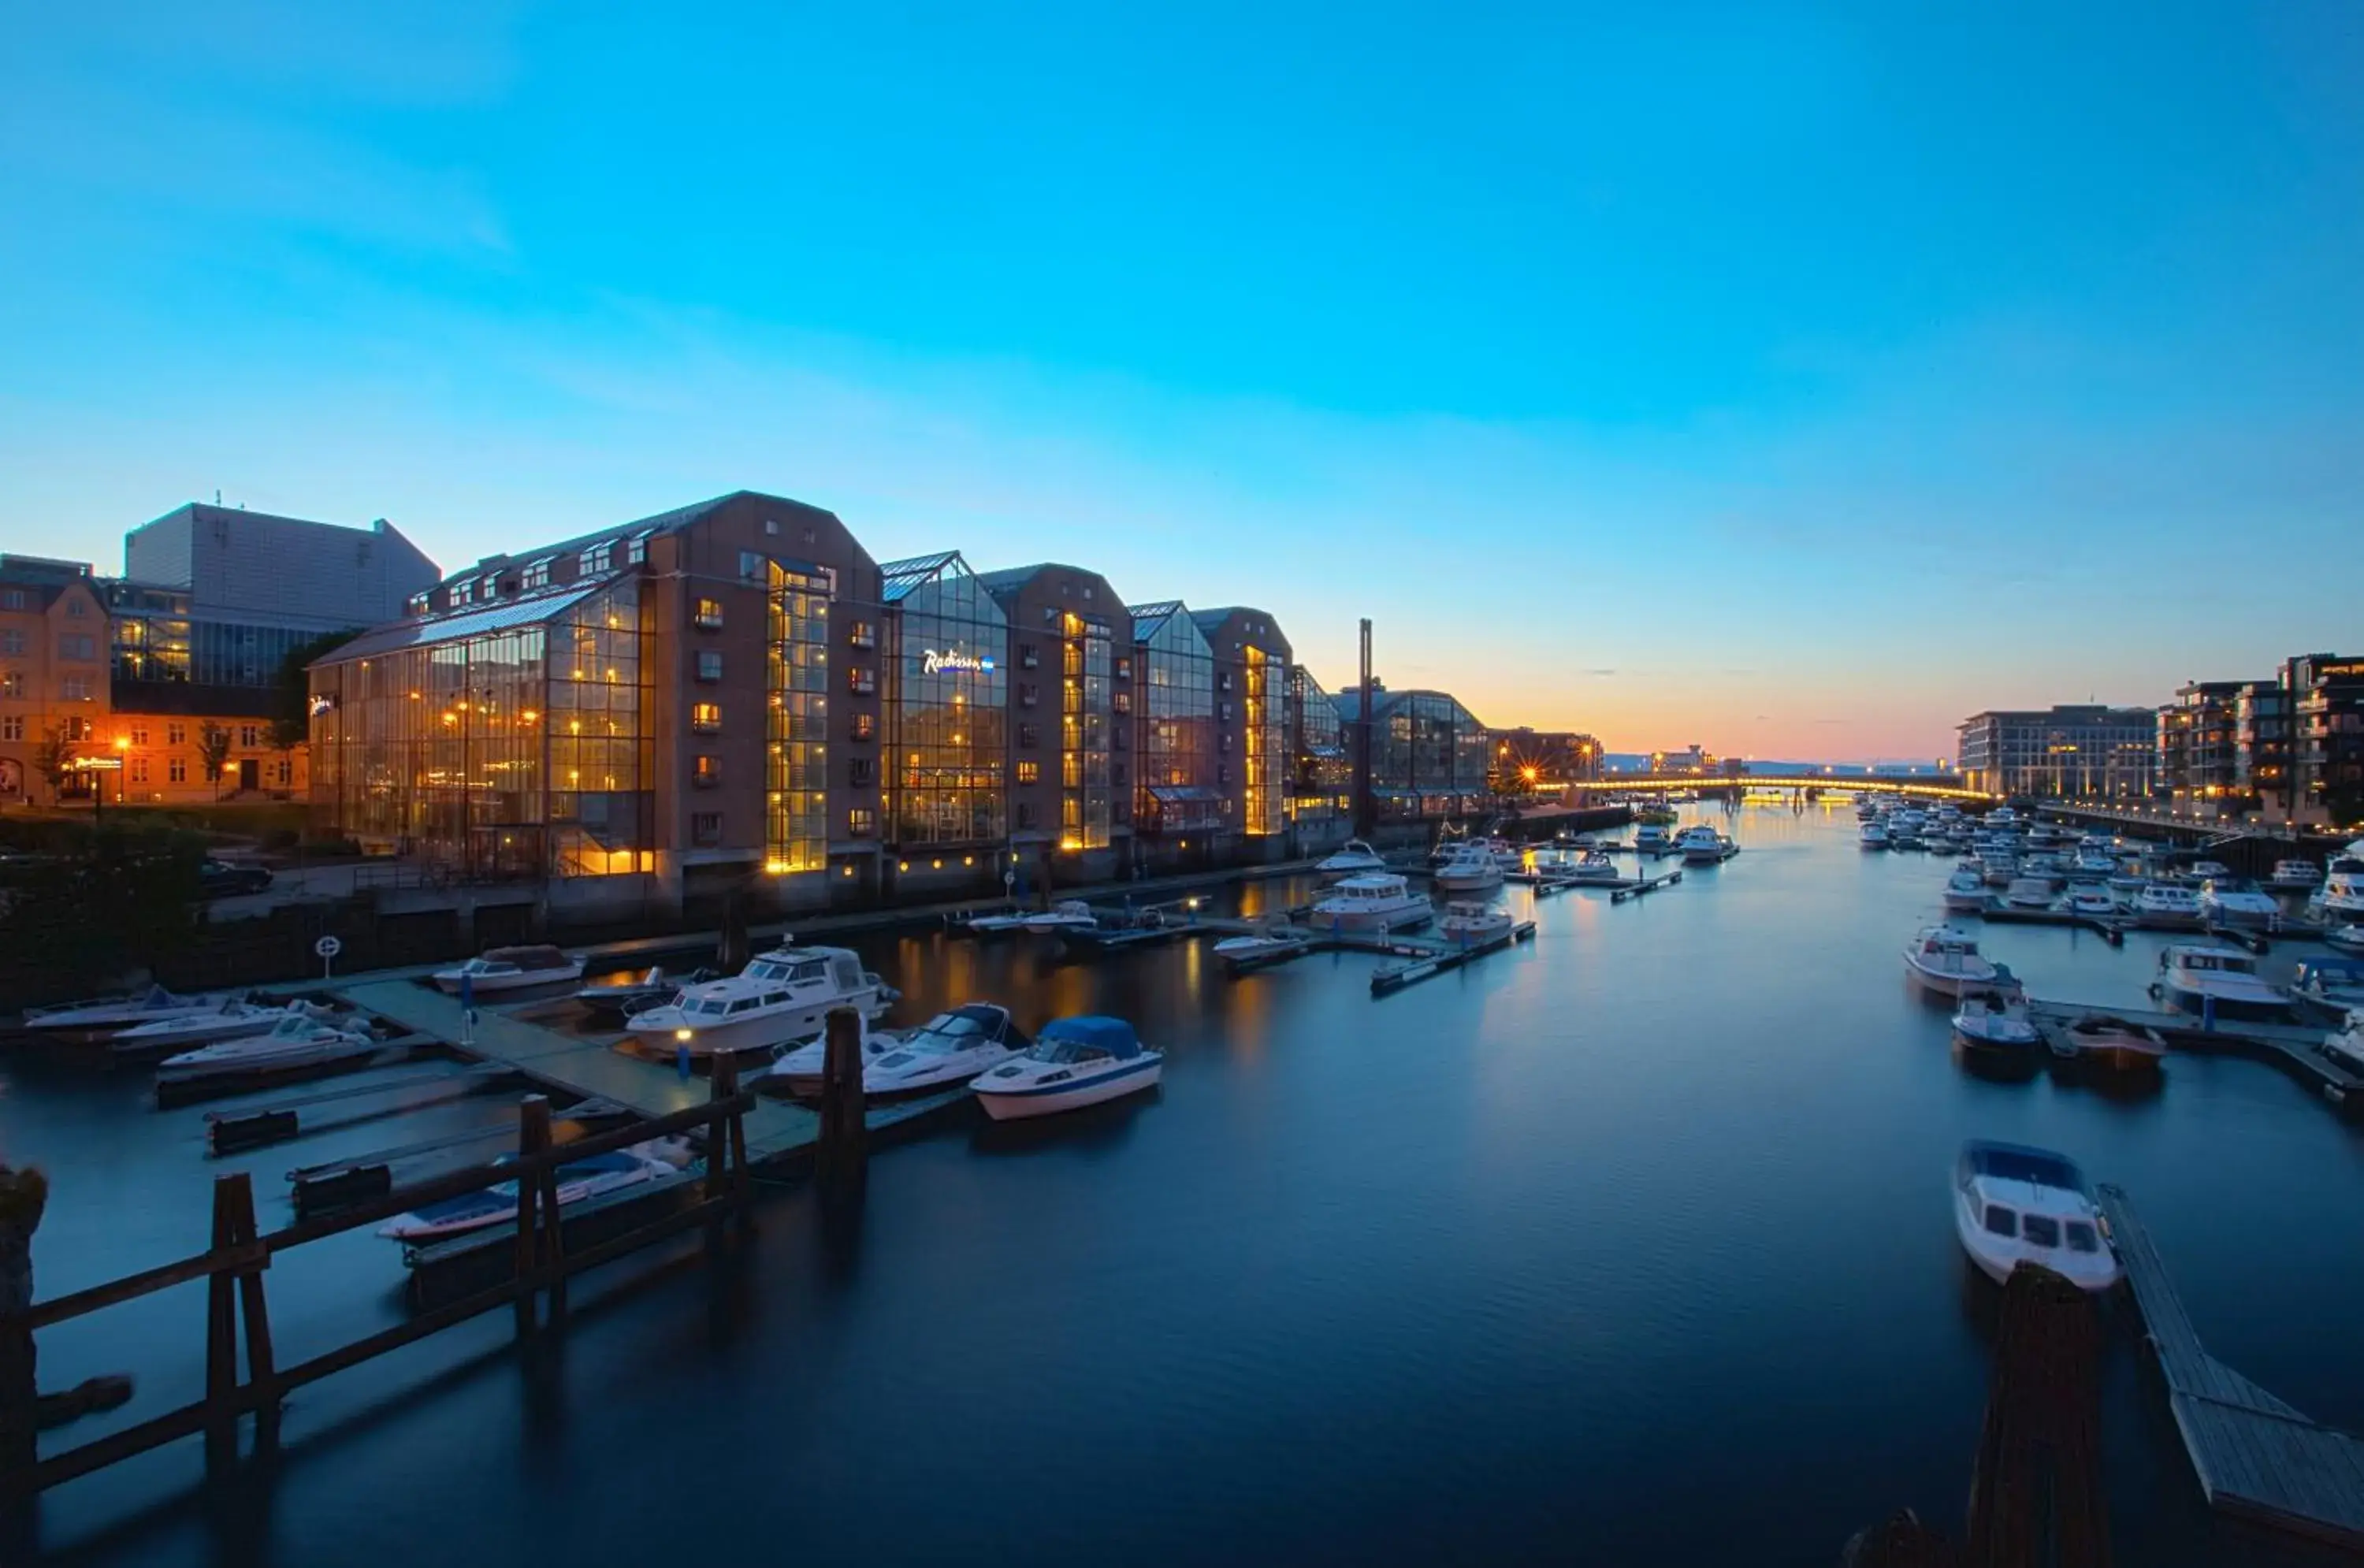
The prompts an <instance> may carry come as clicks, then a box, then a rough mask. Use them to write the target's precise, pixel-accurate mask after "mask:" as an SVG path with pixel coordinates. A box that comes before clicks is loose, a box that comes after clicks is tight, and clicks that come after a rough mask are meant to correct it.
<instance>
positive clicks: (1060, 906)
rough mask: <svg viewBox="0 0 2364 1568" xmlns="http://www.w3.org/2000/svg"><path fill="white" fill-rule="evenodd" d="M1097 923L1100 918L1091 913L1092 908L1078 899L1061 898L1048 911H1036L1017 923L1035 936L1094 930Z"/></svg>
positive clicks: (1096, 927)
mask: <svg viewBox="0 0 2364 1568" xmlns="http://www.w3.org/2000/svg"><path fill="white" fill-rule="evenodd" d="M1099 923H1100V917H1098V915H1096V914H1094V913H1093V912H1092V906H1090V905H1088V904H1087V903H1085V902H1084V901H1083V900H1082V899H1080V898H1062V899H1061V900H1059V902H1057V903H1056V904H1054V905H1052V906H1051V907H1049V908H1048V909H1041V910H1037V911H1036V912H1035V913H1033V914H1031V915H1029V916H1027V917H1026V918H1025V919H1023V920H1021V921H1020V922H1019V924H1020V925H1021V926H1023V927H1024V928H1025V929H1027V930H1030V931H1031V932H1033V933H1034V934H1035V935H1036V936H1055V935H1057V934H1058V933H1060V932H1062V931H1089V930H1094V929H1098V926H1099Z"/></svg>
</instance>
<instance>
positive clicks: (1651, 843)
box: [1634, 812, 1675, 855]
mask: <svg viewBox="0 0 2364 1568" xmlns="http://www.w3.org/2000/svg"><path fill="white" fill-rule="evenodd" d="M1673 818H1674V814H1673V813H1672V812H1669V813H1667V821H1672V820H1673ZM1674 847H1675V840H1674V835H1672V834H1671V833H1668V832H1667V823H1665V822H1650V821H1644V822H1642V824H1641V826H1640V827H1638V828H1634V850H1635V851H1637V852H1639V853H1641V854H1645V855H1663V854H1665V853H1666V852H1667V851H1669V850H1671V849H1673V848H1674Z"/></svg>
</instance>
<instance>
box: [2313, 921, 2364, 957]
mask: <svg viewBox="0 0 2364 1568" xmlns="http://www.w3.org/2000/svg"><path fill="white" fill-rule="evenodd" d="M2323 940H2324V945H2325V946H2326V947H2334V948H2337V949H2338V950H2339V951H2341V952H2364V926H2334V927H2332V928H2331V929H2329V930H2327V931H2325V932H2324V933H2323Z"/></svg>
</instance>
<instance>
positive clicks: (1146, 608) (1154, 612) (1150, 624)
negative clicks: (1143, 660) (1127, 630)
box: [1124, 599, 1182, 642]
mask: <svg viewBox="0 0 2364 1568" xmlns="http://www.w3.org/2000/svg"><path fill="white" fill-rule="evenodd" d="M1181 608H1182V601H1181V600H1179V599H1159V600H1157V601H1156V602H1155V603H1154V604H1147V605H1127V606H1125V607H1124V613H1125V614H1127V615H1129V616H1131V617H1132V639H1133V640H1134V641H1135V642H1146V641H1148V640H1149V639H1151V638H1152V637H1154V636H1155V635H1157V628H1158V627H1159V626H1160V625H1161V624H1162V623H1163V622H1164V621H1165V618H1166V617H1168V616H1171V615H1174V614H1175V613H1176V612H1177V611H1179V610H1180V609H1181Z"/></svg>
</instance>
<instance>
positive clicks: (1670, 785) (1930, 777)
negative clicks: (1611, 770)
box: [1577, 773, 2002, 801]
mask: <svg viewBox="0 0 2364 1568" xmlns="http://www.w3.org/2000/svg"><path fill="white" fill-rule="evenodd" d="M1577 788H1578V789H1580V790H1588V791H1592V792H1595V793H1599V794H1607V795H1639V794H1650V795H1656V794H1658V793H1660V792H1662V791H1665V790H1677V789H1695V790H1698V791H1700V792H1701V793H1702V794H1704V793H1707V792H1709V791H1723V790H1730V789H1735V788H1737V789H1801V790H1802V789H1844V790H1852V791H1855V792H1856V793H1857V794H1872V795H1926V796H1928V797H1930V798H1932V799H1935V800H1977V801H1990V800H1998V799H2001V798H2002V797H2001V796H1999V795H1989V794H1988V793H1987V792H1986V791H1984V790H1978V789H1966V788H1964V787H1963V784H1962V779H1961V775H1960V774H1958V773H1923V774H1914V773H1904V774H1896V773H1744V774H1742V775H1740V776H1739V777H1737V778H1724V777H1722V776H1719V775H1706V776H1702V775H1701V774H1699V773H1618V774H1614V775H1612V776H1611V777H1609V778H1605V779H1589V780H1587V781H1586V782H1584V783H1583V784H1578V785H1577Z"/></svg>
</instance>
